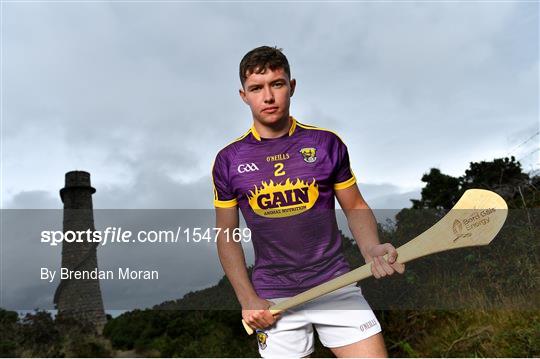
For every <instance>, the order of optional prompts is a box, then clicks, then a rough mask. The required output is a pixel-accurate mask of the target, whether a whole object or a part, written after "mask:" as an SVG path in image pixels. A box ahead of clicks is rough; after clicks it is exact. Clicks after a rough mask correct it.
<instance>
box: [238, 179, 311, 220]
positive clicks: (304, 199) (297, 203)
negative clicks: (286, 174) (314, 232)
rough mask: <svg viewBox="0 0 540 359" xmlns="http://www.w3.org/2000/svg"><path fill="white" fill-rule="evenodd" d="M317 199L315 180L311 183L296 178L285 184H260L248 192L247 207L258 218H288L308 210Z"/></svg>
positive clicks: (272, 182)
mask: <svg viewBox="0 0 540 359" xmlns="http://www.w3.org/2000/svg"><path fill="white" fill-rule="evenodd" d="M317 198H319V187H318V186H317V184H316V183H315V178H314V179H313V181H311V183H308V182H307V181H306V182H305V181H302V180H301V179H299V178H297V179H296V181H294V182H293V181H291V180H290V179H289V178H287V180H286V181H285V183H274V181H272V180H270V182H268V183H267V182H265V181H263V182H262V185H261V187H257V186H255V190H254V191H249V194H248V199H249V205H250V206H251V208H252V209H253V211H254V212H255V213H257V214H258V215H259V216H263V217H267V218H279V217H289V216H294V215H296V214H300V213H302V212H305V211H307V210H309V209H310V208H311V207H313V205H314V204H315V202H316V201H317Z"/></svg>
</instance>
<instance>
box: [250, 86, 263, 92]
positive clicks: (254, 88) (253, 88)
mask: <svg viewBox="0 0 540 359" xmlns="http://www.w3.org/2000/svg"><path fill="white" fill-rule="evenodd" d="M260 89H261V88H260V87H252V88H251V92H254V91H258V90H260Z"/></svg>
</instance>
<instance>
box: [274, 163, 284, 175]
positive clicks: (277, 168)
mask: <svg viewBox="0 0 540 359" xmlns="http://www.w3.org/2000/svg"><path fill="white" fill-rule="evenodd" d="M283 166H284V164H283V163H281V162H278V163H275V164H274V176H276V177H278V176H284V175H285V171H283Z"/></svg>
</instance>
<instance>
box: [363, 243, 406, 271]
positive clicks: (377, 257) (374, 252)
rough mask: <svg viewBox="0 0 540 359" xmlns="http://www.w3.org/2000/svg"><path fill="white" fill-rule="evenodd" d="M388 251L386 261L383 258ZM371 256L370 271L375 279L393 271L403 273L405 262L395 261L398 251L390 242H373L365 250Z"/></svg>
mask: <svg viewBox="0 0 540 359" xmlns="http://www.w3.org/2000/svg"><path fill="white" fill-rule="evenodd" d="M387 253H388V262H387V261H386V260H385V259H384V258H383V256H384V255H385V254H387ZM367 254H368V255H369V257H370V258H371V262H372V263H371V273H373V276H374V277H375V278H377V279H379V278H382V277H385V276H386V275H392V274H394V272H398V273H399V274H403V272H404V271H405V264H403V263H398V262H396V259H397V257H398V253H397V251H396V249H395V248H394V246H393V245H391V244H390V243H382V244H375V245H373V246H372V247H371V248H369V250H368V251H367Z"/></svg>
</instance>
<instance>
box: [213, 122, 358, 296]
mask: <svg viewBox="0 0 540 359" xmlns="http://www.w3.org/2000/svg"><path fill="white" fill-rule="evenodd" d="M291 122H292V123H291V127H290V130H289V132H288V134H285V135H284V136H282V137H279V138H272V139H265V138H261V137H260V136H259V134H258V133H257V131H256V130H255V127H251V129H250V130H249V131H248V132H246V133H245V134H244V135H243V136H241V137H240V138H238V139H237V140H235V141H234V142H232V143H231V144H229V145H228V146H227V147H225V148H223V149H222V150H221V151H220V152H219V153H218V154H217V157H216V159H215V162H214V166H213V170H212V177H213V182H214V206H215V207H234V206H239V207H240V210H241V211H242V215H243V216H244V219H245V221H246V224H247V226H248V227H249V228H250V230H251V239H252V242H253V248H254V251H255V265H254V268H253V273H252V282H253V286H254V288H255V291H256V292H257V294H258V295H259V296H260V297H262V298H278V297H288V296H294V295H296V294H298V293H301V292H303V291H305V290H307V289H310V288H312V287H314V286H316V285H318V284H321V283H323V282H326V281H328V280H330V279H332V278H333V277H335V276H337V275H340V274H343V273H346V272H348V271H349V266H348V264H347V261H346V260H345V258H344V256H343V254H342V251H341V235H340V232H339V231H338V228H337V221H336V217H335V212H334V208H335V207H334V205H335V200H334V194H335V191H336V190H340V189H344V188H347V187H349V186H352V185H353V184H355V183H356V179H355V177H354V174H353V172H352V170H351V168H350V164H349V155H348V152H347V147H346V146H345V144H344V143H343V142H342V141H341V139H340V138H339V137H338V136H337V135H336V134H335V133H333V132H332V131H329V130H325V129H321V128H317V127H314V126H309V125H304V124H301V123H299V122H297V121H296V120H295V119H294V118H293V117H291Z"/></svg>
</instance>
